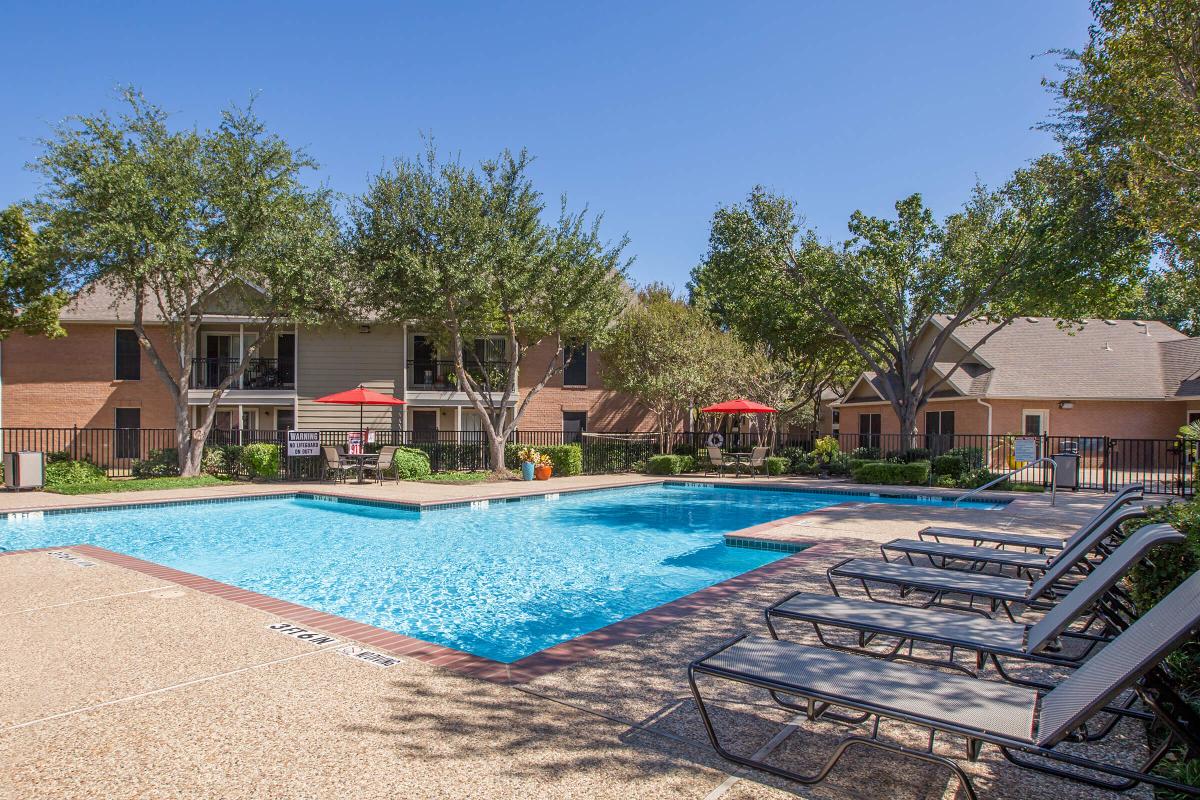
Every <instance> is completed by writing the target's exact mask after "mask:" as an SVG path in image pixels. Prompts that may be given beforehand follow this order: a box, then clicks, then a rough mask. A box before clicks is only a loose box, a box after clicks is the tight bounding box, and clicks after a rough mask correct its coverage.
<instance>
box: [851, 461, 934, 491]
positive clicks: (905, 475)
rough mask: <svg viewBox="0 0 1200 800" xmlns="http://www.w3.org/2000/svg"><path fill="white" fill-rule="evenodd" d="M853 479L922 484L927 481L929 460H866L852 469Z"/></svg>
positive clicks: (890, 484) (905, 484)
mask: <svg viewBox="0 0 1200 800" xmlns="http://www.w3.org/2000/svg"><path fill="white" fill-rule="evenodd" d="M853 474H854V480H855V481H857V482H859V483H877V484H880V485H882V486H923V485H925V484H927V483H929V462H928V461H912V462H910V463H907V464H894V463H891V462H886V461H868V462H867V463H865V464H861V465H859V467H858V469H856V470H854V473H853Z"/></svg>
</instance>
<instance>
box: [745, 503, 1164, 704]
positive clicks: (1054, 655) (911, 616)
mask: <svg viewBox="0 0 1200 800" xmlns="http://www.w3.org/2000/svg"><path fill="white" fill-rule="evenodd" d="M1185 538H1186V537H1185V536H1184V535H1183V534H1182V533H1180V532H1179V531H1177V530H1176V529H1175V528H1173V527H1171V526H1170V525H1166V524H1157V525H1143V526H1142V527H1141V528H1139V529H1138V530H1137V531H1136V532H1134V533H1133V534H1132V535H1130V536H1129V538H1128V539H1126V540H1125V541H1124V542H1123V543H1122V544H1121V546H1120V547H1118V548H1117V549H1116V550H1115V551H1114V552H1113V553H1112V555H1110V556H1109V557H1108V558H1106V559H1105V560H1104V561H1103V563H1101V564H1100V565H1099V566H1098V567H1096V569H1095V571H1093V572H1092V573H1091V574H1090V575H1088V577H1087V578H1085V579H1084V580H1083V581H1082V582H1081V583H1080V584H1079V585H1078V586H1077V587H1075V588H1074V589H1072V590H1071V591H1070V592H1068V593H1067V594H1066V596H1065V597H1064V598H1063V599H1062V600H1061V601H1060V602H1059V603H1058V604H1057V605H1055V606H1054V607H1053V608H1051V609H1050V610H1049V612H1047V613H1046V615H1045V616H1043V617H1042V618H1041V619H1040V620H1038V621H1037V622H1035V623H1026V622H1006V621H1004V620H996V619H991V618H988V617H983V616H981V615H978V614H969V613H962V612H955V611H946V610H940V609H933V608H916V607H913V606H904V605H898V604H895V603H876V602H872V601H870V600H862V599H858V598H850V597H831V596H829V595H818V594H812V593H809V592H794V593H793V594H790V595H788V596H787V597H785V598H783V599H782V600H780V601H779V602H777V603H775V604H774V605H772V606H769V607H768V608H767V609H766V612H765V616H766V620H767V629H768V630H769V631H770V633H771V638H772V639H778V638H779V635H778V631H777V629H776V624H777V622H779V621H780V620H790V621H796V622H803V623H808V624H810V625H812V626H813V629H814V630H815V632H816V635H817V638H818V640H819V641H820V642H821V644H822V645H824V646H825V647H831V648H834V649H836V650H844V651H847V652H855V653H861V654H863V655H872V656H876V657H880V658H886V659H903V660H911V661H923V662H927V663H932V664H936V665H938V666H945V667H951V668H953V669H957V670H960V671H963V672H966V673H967V674H971V675H977V674H978V672H979V670H981V669H982V668H983V667H984V665H985V664H986V663H987V661H988V660H989V659H990V660H991V662H992V664H993V665H994V666H995V668H996V671H997V672H998V673H999V674H1000V676H1001V677H1002V678H1004V679H1005V680H1008V681H1010V682H1013V683H1020V684H1023V685H1027V686H1042V687H1044V686H1045V684H1042V683H1039V682H1037V681H1034V680H1031V679H1028V678H1023V677H1020V676H1017V675H1013V674H1011V673H1010V672H1009V671H1008V670H1006V669H1005V667H1004V664H1003V663H1002V662H1001V660H1000V659H1001V657H1004V658H1006V659H1008V658H1012V659H1016V660H1019V661H1039V662H1043V663H1049V664H1056V665H1060V666H1074V665H1077V664H1078V663H1079V662H1080V661H1082V660H1083V659H1085V658H1087V657H1088V656H1089V655H1090V654H1091V653H1092V651H1093V650H1094V649H1095V648H1096V647H1097V646H1098V645H1099V644H1101V643H1102V642H1104V641H1107V640H1108V639H1109V638H1111V636H1106V635H1105V634H1106V633H1109V632H1111V631H1114V630H1122V629H1124V628H1126V627H1128V625H1129V622H1130V617H1129V616H1128V609H1126V608H1125V607H1124V604H1123V602H1122V601H1121V599H1120V598H1119V597H1114V598H1110V597H1108V595H1109V593H1110V592H1111V591H1112V590H1113V589H1114V587H1116V586H1117V584H1118V582H1119V581H1120V580H1121V579H1122V578H1124V577H1125V576H1126V575H1127V574H1128V573H1129V570H1131V569H1132V568H1133V567H1134V566H1135V565H1136V564H1137V563H1138V562H1140V561H1141V560H1142V559H1143V558H1145V557H1146V556H1147V554H1149V552H1150V551H1151V550H1153V549H1154V548H1156V547H1158V546H1159V545H1164V544H1172V543H1176V542H1182V541H1184V539H1185ZM1085 616H1087V617H1088V618H1087V619H1086V621H1085V622H1084V624H1083V625H1082V626H1081V627H1077V628H1076V629H1074V630H1068V629H1069V628H1070V626H1072V625H1073V624H1075V623H1077V622H1078V621H1080V620H1081V619H1083V618H1084V617H1085ZM1096 622H1100V629H1101V633H1100V634H1095V633H1089V632H1088V631H1090V630H1091V629H1092V627H1093V625H1094V624H1095V623H1096ZM826 628H834V629H839V630H848V631H855V632H856V633H858V637H857V640H856V641H857V642H858V644H857V646H852V645H848V644H845V643H842V642H841V641H838V642H835V641H833V640H831V639H829V638H828V637H827V636H826V632H825V629H826ZM880 638H881V639H886V640H888V641H889V642H891V641H892V640H894V645H893V646H892V647H891V648H890V649H887V650H883V651H880V650H870V649H868V647H867V646H868V645H870V644H873V643H874V640H876V639H880ZM1063 640H1072V644H1074V645H1076V647H1075V648H1073V650H1074V652H1071V653H1067V652H1065V651H1064V650H1063V648H1062V644H1063ZM918 642H919V643H922V644H925V645H935V646H938V647H948V648H950V653H949V657H948V659H932V658H926V657H923V656H914V655H913V654H912V650H911V647H912V644H913V643H918ZM905 647H908V648H909V651H908V654H907V655H905V653H904V648H905ZM959 649H961V650H965V651H967V652H968V653H973V654H974V655H975V667H974V670H971V669H969V668H967V667H965V666H963V665H962V664H960V663H958V662H957V661H956V660H955V651H956V650H959Z"/></svg>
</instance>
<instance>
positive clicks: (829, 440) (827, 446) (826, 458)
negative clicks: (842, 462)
mask: <svg viewBox="0 0 1200 800" xmlns="http://www.w3.org/2000/svg"><path fill="white" fill-rule="evenodd" d="M841 453H842V449H841V447H839V446H838V440H837V439H835V438H834V437H832V436H822V437H821V438H820V439H817V441H815V442H813V449H812V452H811V453H809V456H810V457H815V458H816V461H817V463H819V464H828V463H829V462H831V461H833V459H835V458H837V457H838V456H839V455H841Z"/></svg>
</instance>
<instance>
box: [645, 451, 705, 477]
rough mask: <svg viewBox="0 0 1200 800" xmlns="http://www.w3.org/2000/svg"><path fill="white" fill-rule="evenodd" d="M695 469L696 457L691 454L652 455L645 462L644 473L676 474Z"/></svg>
mask: <svg viewBox="0 0 1200 800" xmlns="http://www.w3.org/2000/svg"><path fill="white" fill-rule="evenodd" d="M695 471H696V459H695V458H693V457H692V456H674V455H671V456H653V457H651V458H650V459H649V460H648V461H647V462H646V473H647V474H649V475H678V474H680V473H682V472H695Z"/></svg>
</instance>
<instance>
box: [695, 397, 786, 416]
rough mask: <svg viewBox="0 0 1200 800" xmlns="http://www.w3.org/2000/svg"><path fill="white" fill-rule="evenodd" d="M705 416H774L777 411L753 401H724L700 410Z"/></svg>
mask: <svg viewBox="0 0 1200 800" xmlns="http://www.w3.org/2000/svg"><path fill="white" fill-rule="evenodd" d="M700 410H701V411H703V412H704V413H706V414H774V413H776V412H778V411H779V409H777V408H771V407H770V406H764V405H763V404H762V403H756V402H754V401H753V400H743V399H742V398H740V397H739V398H738V399H737V400H726V401H725V402H724V403H717V404H716V405H715V406H709V407H708V408H702V409H700Z"/></svg>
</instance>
